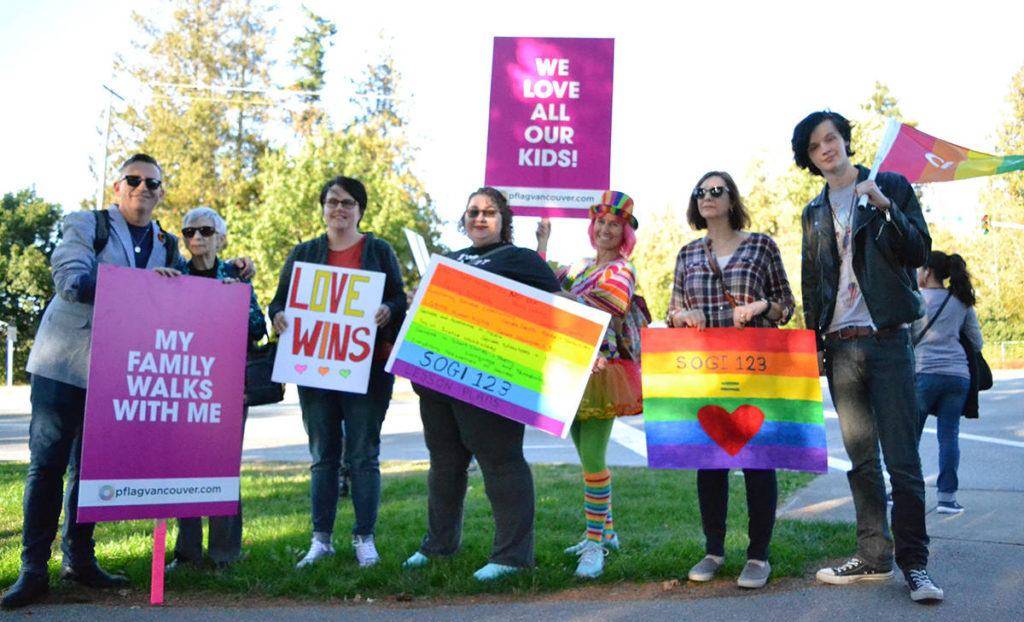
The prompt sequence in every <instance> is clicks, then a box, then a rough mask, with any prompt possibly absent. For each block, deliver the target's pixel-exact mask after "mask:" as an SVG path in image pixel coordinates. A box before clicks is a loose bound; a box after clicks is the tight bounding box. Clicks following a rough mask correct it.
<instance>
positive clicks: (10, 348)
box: [0, 322, 18, 386]
mask: <svg viewBox="0 0 1024 622" xmlns="http://www.w3.org/2000/svg"><path fill="white" fill-rule="evenodd" d="M0 327H3V329H4V332H5V333H6V335H7V339H6V341H7V386H11V385H13V384H14V342H15V341H17V339H18V329H17V328H15V327H14V326H13V325H11V324H8V323H7V322H0Z"/></svg>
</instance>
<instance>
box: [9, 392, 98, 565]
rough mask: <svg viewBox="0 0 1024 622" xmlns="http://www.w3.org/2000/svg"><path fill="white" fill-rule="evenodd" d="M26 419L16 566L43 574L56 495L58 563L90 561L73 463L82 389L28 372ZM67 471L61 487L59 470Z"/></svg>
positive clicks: (77, 457)
mask: <svg viewBox="0 0 1024 622" xmlns="http://www.w3.org/2000/svg"><path fill="white" fill-rule="evenodd" d="M31 400H32V419H31V422H30V423H29V432H28V447H29V451H30V454H31V458H30V462H29V466H28V475H27V477H26V478H25V496H24V498H23V502H22V515H23V517H24V524H23V526H22V533H21V541H22V551H21V566H22V571H23V572H26V573H33V574H46V572H47V570H46V566H47V563H48V562H49V560H50V546H51V545H52V544H53V539H54V537H56V535H57V520H58V519H59V518H60V509H61V494H62V493H63V496H64V528H63V530H62V532H61V550H62V551H63V552H64V565H65V566H72V567H75V568H82V567H87V566H91V565H92V564H95V563H96V556H95V543H94V541H93V537H92V534H93V529H94V528H95V524H94V523H79V522H78V520H77V517H78V475H79V473H78V466H79V462H80V461H81V459H82V421H83V418H84V416H85V389H82V388H80V387H76V386H73V385H70V384H67V383H64V382H59V381H57V380H51V379H49V378H43V377H42V376H32V398H31ZM65 471H67V472H68V485H67V489H65V488H64V472H65Z"/></svg>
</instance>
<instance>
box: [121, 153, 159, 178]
mask: <svg viewBox="0 0 1024 622" xmlns="http://www.w3.org/2000/svg"><path fill="white" fill-rule="evenodd" d="M138 162H141V163H143V164H152V165H153V166H155V167H156V170H158V171H160V174H161V175H163V174H164V169H163V168H161V167H160V164H159V163H158V162H157V161H156V158H154V157H153V156H151V155H149V154H146V153H136V154H134V155H133V156H132V157H130V158H128V159H127V160H125V161H124V164H122V165H121V168H119V169H117V170H118V171H121V172H124V169H126V168H128V167H129V166H131V165H132V164H135V163H138Z"/></svg>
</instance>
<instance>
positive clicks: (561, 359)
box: [386, 255, 611, 438]
mask: <svg viewBox="0 0 1024 622" xmlns="http://www.w3.org/2000/svg"><path fill="white" fill-rule="evenodd" d="M610 318H611V316H609V315H608V314H607V313H605V312H603V311H598V310H597V309H592V308H590V307H587V306H584V305H581V304H579V303H577V302H573V301H572V300H569V299H567V298H562V297H561V296H556V295H555V294H551V293H548V292H542V291H540V290H538V289H535V288H533V287H528V286H526V285H522V284H520V283H517V282H516V281H513V280H511V279H507V278H505V277H502V276H498V275H496V274H492V273H490V272H485V271H484V270H480V269H479V268H474V267H471V266H467V265H465V264H462V263H459V262H457V261H453V260H451V259H448V258H445V257H440V256H438V255H434V256H433V257H432V258H431V260H430V264H429V265H428V266H427V271H426V274H424V276H423V281H422V282H421V283H420V286H419V289H418V290H417V291H416V297H415V298H414V299H413V303H412V307H410V309H409V313H408V315H407V316H406V318H405V323H403V324H402V330H401V331H400V332H399V333H398V340H397V341H396V343H395V347H394V348H393V349H392V351H391V356H390V358H388V363H387V367H386V369H387V371H389V372H391V373H393V374H395V375H398V376H402V377H405V378H408V379H409V380H411V381H413V382H415V383H417V384H420V385H422V386H425V387H427V388H430V389H433V390H435V391H437V392H439V393H443V394H445V395H448V396H451V397H454V398H457V399H460V400H462V401H464V402H467V403H469V404H473V405H474V406H479V407H480V408H483V409H485V410H489V411H491V412H493V413H496V414H499V415H501V416H503V417H507V418H509V419H512V420H513V421H518V422H520V423H525V424H526V425H530V426H533V427H535V428H538V429H540V430H543V431H545V432H547V433H549V434H553V435H555V436H559V437H562V438H565V436H566V435H567V434H568V433H569V427H570V425H571V424H572V420H573V417H575V415H576V408H577V407H578V406H579V403H580V399H581V398H582V397H583V390H584V389H585V388H586V385H587V380H588V379H589V378H590V370H591V368H592V367H593V365H594V360H595V359H596V357H597V353H598V348H599V347H600V344H601V339H602V338H603V336H604V332H605V329H606V328H607V326H608V321H609V320H610Z"/></svg>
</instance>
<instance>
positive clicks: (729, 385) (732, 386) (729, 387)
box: [722, 380, 740, 393]
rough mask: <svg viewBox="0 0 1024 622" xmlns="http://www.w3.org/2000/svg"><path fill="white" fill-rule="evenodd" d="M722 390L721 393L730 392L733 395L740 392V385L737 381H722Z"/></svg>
mask: <svg viewBox="0 0 1024 622" xmlns="http://www.w3.org/2000/svg"><path fill="white" fill-rule="evenodd" d="M722 390H723V391H732V392H734V393H739V392H740V383H739V382H738V381H729V380H723V381H722Z"/></svg>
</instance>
